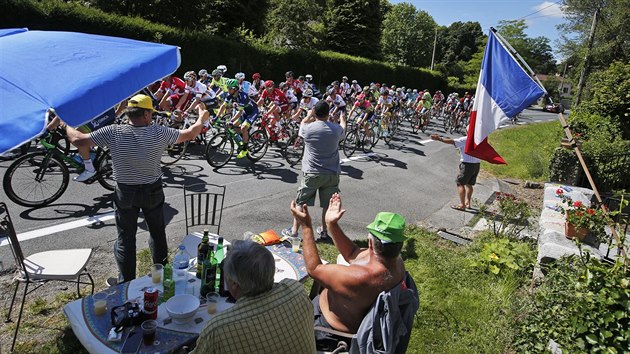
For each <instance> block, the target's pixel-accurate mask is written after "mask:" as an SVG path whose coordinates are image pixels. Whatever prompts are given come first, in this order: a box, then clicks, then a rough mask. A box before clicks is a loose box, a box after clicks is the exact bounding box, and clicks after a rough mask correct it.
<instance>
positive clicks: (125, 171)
mask: <svg viewBox="0 0 630 354" xmlns="http://www.w3.org/2000/svg"><path fill="white" fill-rule="evenodd" d="M153 111H154V109H153V102H152V101H151V98H150V97H148V96H145V95H135V96H133V97H132V98H130V99H129V102H128V104H127V110H126V114H127V117H128V118H129V124H113V125H109V126H106V127H103V128H101V129H99V130H96V131H94V132H92V133H90V134H84V133H81V132H79V131H78V130H76V129H74V128H71V127H67V126H66V128H65V129H66V134H67V135H68V139H69V140H70V142H71V143H72V144H74V145H75V146H77V147H80V146H93V145H98V146H101V147H108V148H109V150H110V153H111V156H112V165H113V169H114V179H115V180H116V191H115V192H114V207H115V213H116V229H117V231H118V239H117V240H116V242H115V243H114V257H115V258H116V263H117V265H118V271H119V275H118V279H117V280H116V279H114V278H110V279H108V281H107V283H108V285H113V284H116V283H117V282H125V281H130V280H132V279H134V278H135V277H136V232H137V229H138V215H139V213H140V211H141V210H142V213H143V215H144V220H145V221H146V223H147V226H148V228H149V236H150V238H149V248H150V249H151V254H152V256H153V263H160V264H166V262H167V261H168V247H167V244H166V233H165V228H166V224H165V221H164V211H163V206H164V191H163V190H162V168H161V165H160V157H161V156H162V152H163V151H164V149H165V148H166V146H167V145H172V144H179V143H182V142H185V141H188V140H191V139H194V138H195V136H197V135H198V134H199V133H200V132H201V127H202V126H203V123H204V122H206V121H207V120H208V111H207V110H205V109H203V108H202V107H201V106H199V107H198V108H197V111H198V114H199V118H198V119H197V121H196V122H195V124H193V125H192V126H190V127H189V128H187V129H184V130H177V129H173V128H167V127H164V126H160V125H152V124H151V119H152V114H153Z"/></svg>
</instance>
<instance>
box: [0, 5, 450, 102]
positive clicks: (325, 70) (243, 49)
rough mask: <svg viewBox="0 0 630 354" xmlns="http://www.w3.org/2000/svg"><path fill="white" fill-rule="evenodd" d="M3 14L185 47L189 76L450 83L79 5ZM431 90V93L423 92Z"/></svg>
mask: <svg viewBox="0 0 630 354" xmlns="http://www.w3.org/2000/svg"><path fill="white" fill-rule="evenodd" d="M5 3H6V5H4V6H3V11H2V12H1V13H0V20H1V21H2V23H3V25H4V26H5V27H28V28H30V29H40V30H64V31H77V32H85V33H95V34H103V35H111V36H118V37H127V38H134V39H139V40H144V41H156V40H159V42H162V43H166V44H172V45H177V46H179V47H181V53H182V65H181V66H180V68H179V69H178V73H179V74H182V73H183V72H185V71H187V70H191V69H192V70H199V69H201V68H205V69H211V68H214V67H216V66H217V65H219V64H225V65H227V67H228V71H229V72H230V73H236V72H237V71H243V72H245V73H247V75H251V74H252V73H253V72H255V71H258V72H260V73H261V74H262V76H263V78H269V79H275V80H278V79H284V73H285V72H286V71H287V70H293V71H294V72H295V73H296V74H297V75H304V74H313V75H314V76H315V82H316V83H318V84H320V85H326V84H328V83H329V82H331V81H333V80H339V78H340V77H341V76H343V75H347V76H349V77H352V78H353V79H357V80H359V82H361V83H366V84H367V83H369V82H370V81H381V82H382V81H385V82H389V83H395V84H397V85H401V86H402V85H405V86H410V87H417V86H419V85H420V84H422V86H426V88H429V89H430V90H431V91H435V90H437V89H441V90H445V88H446V87H447V85H446V81H445V80H444V79H443V78H442V77H440V76H439V75H438V74H437V73H435V72H431V71H428V70H423V69H418V68H412V67H406V66H397V65H391V64H386V63H382V62H377V61H374V60H369V59H365V58H357V57H352V56H349V55H344V54H340V53H334V52H330V51H324V52H315V51H307V50H286V49H277V48H270V47H267V46H262V45H246V44H243V43H239V42H235V41H230V40H226V39H223V38H219V37H216V36H211V35H208V34H206V33H204V32H200V31H192V30H191V31H182V30H179V29H175V28H172V27H168V26H164V25H158V24H154V23H151V22H148V21H145V20H142V19H139V18H128V17H124V16H119V15H113V14H106V13H103V12H102V11H100V10H97V9H93V8H87V7H84V6H81V5H78V4H75V3H70V4H68V3H64V2H61V1H56V0H43V1H34V0H7V1H6V2H5ZM423 88H425V87H423Z"/></svg>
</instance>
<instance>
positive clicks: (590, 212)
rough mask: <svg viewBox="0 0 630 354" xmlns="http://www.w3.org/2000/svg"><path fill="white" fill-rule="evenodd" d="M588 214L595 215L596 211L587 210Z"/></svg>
mask: <svg viewBox="0 0 630 354" xmlns="http://www.w3.org/2000/svg"><path fill="white" fill-rule="evenodd" d="M586 212H587V213H588V214H589V215H595V210H593V209H591V208H586Z"/></svg>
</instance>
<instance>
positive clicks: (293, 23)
mask: <svg viewBox="0 0 630 354" xmlns="http://www.w3.org/2000/svg"><path fill="white" fill-rule="evenodd" d="M321 14H322V8H321V7H320V6H319V5H318V4H317V3H316V2H313V1H311V0H270V7H269V11H268V13H267V18H266V20H265V28H266V30H267V33H266V34H265V37H264V40H265V42H267V43H270V44H271V45H272V46H274V47H282V48H294V49H297V48H302V49H316V48H317V45H318V42H317V40H318V39H319V38H320V37H321V33H318V32H319V31H321V30H322V28H323V27H322V24H321V22H319V21H320V20H321Z"/></svg>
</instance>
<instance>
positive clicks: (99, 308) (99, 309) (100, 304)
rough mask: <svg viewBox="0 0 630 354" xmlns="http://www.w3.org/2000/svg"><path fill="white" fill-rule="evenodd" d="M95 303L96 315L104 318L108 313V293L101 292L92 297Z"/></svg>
mask: <svg viewBox="0 0 630 354" xmlns="http://www.w3.org/2000/svg"><path fill="white" fill-rule="evenodd" d="M92 301H93V302H94V314H95V315H96V316H102V315H104V314H105V312H107V293H104V292H100V293H96V294H94V295H93V296H92Z"/></svg>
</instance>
